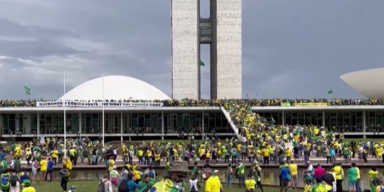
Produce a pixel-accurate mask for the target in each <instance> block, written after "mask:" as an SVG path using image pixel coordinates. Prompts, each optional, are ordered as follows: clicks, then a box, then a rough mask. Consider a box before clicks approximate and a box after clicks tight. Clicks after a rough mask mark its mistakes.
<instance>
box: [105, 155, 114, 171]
mask: <svg viewBox="0 0 384 192" xmlns="http://www.w3.org/2000/svg"><path fill="white" fill-rule="evenodd" d="M113 159H114V157H110V158H109V160H108V162H107V165H108V172H111V171H112V170H113V166H115V161H114V160H113Z"/></svg>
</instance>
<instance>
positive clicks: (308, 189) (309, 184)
mask: <svg viewBox="0 0 384 192" xmlns="http://www.w3.org/2000/svg"><path fill="white" fill-rule="evenodd" d="M304 192H312V180H305V186H304Z"/></svg>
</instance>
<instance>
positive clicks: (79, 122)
mask: <svg viewBox="0 0 384 192" xmlns="http://www.w3.org/2000/svg"><path fill="white" fill-rule="evenodd" d="M78 118H79V119H78V122H77V123H78V124H79V125H78V126H77V127H78V128H79V134H81V133H82V130H81V125H82V123H81V120H82V117H81V112H79V115H78Z"/></svg>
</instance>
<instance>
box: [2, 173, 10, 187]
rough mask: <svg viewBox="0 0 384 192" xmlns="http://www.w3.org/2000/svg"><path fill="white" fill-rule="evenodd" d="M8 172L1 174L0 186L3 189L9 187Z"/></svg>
mask: <svg viewBox="0 0 384 192" xmlns="http://www.w3.org/2000/svg"><path fill="white" fill-rule="evenodd" d="M9 176H10V175H9V174H2V175H1V183H0V184H1V188H2V189H3V190H6V189H9Z"/></svg>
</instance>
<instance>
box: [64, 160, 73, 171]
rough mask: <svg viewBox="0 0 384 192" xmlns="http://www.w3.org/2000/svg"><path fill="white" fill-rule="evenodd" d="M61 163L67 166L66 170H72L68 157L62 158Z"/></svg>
mask: <svg viewBox="0 0 384 192" xmlns="http://www.w3.org/2000/svg"><path fill="white" fill-rule="evenodd" d="M63 164H64V165H65V166H66V167H67V169H68V170H72V162H71V160H70V159H69V157H67V158H65V159H64V163H63Z"/></svg>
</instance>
